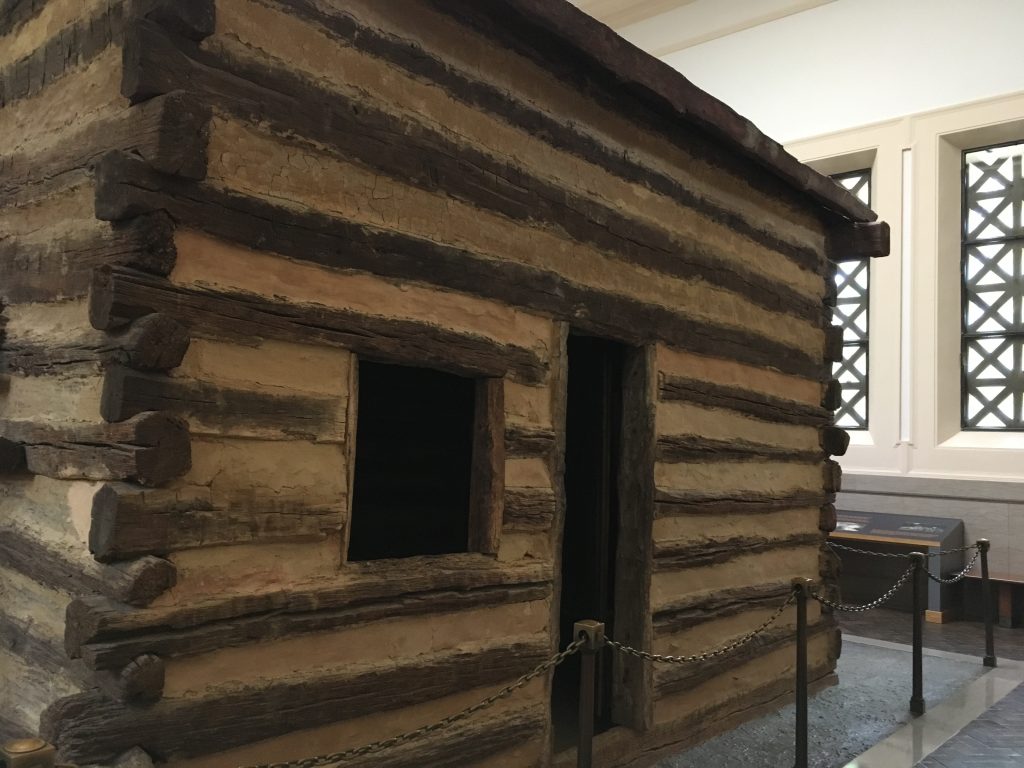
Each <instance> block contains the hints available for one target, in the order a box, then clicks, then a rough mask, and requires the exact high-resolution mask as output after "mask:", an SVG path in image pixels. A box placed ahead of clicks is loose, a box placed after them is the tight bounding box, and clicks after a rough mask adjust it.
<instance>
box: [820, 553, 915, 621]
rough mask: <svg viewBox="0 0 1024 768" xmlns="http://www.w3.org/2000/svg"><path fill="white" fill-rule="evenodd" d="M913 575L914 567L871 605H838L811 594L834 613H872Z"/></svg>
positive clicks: (908, 569)
mask: <svg viewBox="0 0 1024 768" xmlns="http://www.w3.org/2000/svg"><path fill="white" fill-rule="evenodd" d="M913 575H914V566H913V565H912V566H910V567H909V568H907V570H905V571H904V572H903V574H902V575H901V576H900V577H899V578H898V579H897V580H896V583H895V584H893V585H892V586H891V587H889V589H888V590H887V591H886V592H885V593H883V594H882V596H881V597H878V598H875V599H874V600H872V601H871V602H870V603H865V604H864V605H849V604H848V603H836V602H833V601H832V600H829V599H828V598H827V597H823V596H822V595H820V594H818V593H817V592H811V597H813V598H814V599H815V600H817V601H818V602H819V603H821V604H822V605H825V606H828V607H829V608H831V609H832V610H834V611H845V612H847V613H862V612H864V611H870V610H871V609H873V608H877V607H878V606H880V605H882V604H884V603H887V602H889V601H890V600H891V599H892V597H893V595H895V594H896V593H897V592H899V590H900V587H902V586H903V585H904V584H906V583H907V581H908V580H909V579H910V577H911V576H913Z"/></svg>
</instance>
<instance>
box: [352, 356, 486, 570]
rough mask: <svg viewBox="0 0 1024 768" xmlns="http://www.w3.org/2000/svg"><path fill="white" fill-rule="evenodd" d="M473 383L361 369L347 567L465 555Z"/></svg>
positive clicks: (389, 368) (409, 371)
mask: <svg viewBox="0 0 1024 768" xmlns="http://www.w3.org/2000/svg"><path fill="white" fill-rule="evenodd" d="M476 391H477V381H476V380H474V379H470V378H465V377H462V376H456V375H453V374H450V373H444V372H442V371H437V370H431V369H427V368H415V367H410V366H404V365H391V364H386V363H377V362H370V361H362V360H361V361H360V362H359V390H358V417H357V423H356V448H355V472H354V479H353V498H352V513H351V521H350V524H349V546H348V559H349V560H350V561H362V560H381V559H386V558H402V557H414V556H417V555H441V554H447V553H456V552H468V551H470V527H471V526H470V523H471V521H470V513H471V498H470V497H471V474H472V465H473V443H474V440H473V434H474V415H475V410H476V408H475V403H476V400H477V397H476Z"/></svg>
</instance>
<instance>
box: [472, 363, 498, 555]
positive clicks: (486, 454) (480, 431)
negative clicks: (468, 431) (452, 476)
mask: <svg viewBox="0 0 1024 768" xmlns="http://www.w3.org/2000/svg"><path fill="white" fill-rule="evenodd" d="M471 472H472V475H471V477H470V489H469V495H470V523H469V551H470V552H483V553H486V554H491V555H493V554H497V552H498V545H499V544H500V542H501V527H502V518H503V516H504V510H505V499H504V496H505V380H504V379H498V378H489V379H478V380H477V381H476V388H475V404H474V416H473V459H472V467H471Z"/></svg>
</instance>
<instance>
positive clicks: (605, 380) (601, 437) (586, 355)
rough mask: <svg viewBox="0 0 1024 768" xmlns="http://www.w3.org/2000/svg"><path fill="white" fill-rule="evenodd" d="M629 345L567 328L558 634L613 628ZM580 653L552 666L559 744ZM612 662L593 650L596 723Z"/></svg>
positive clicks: (604, 721) (569, 715) (569, 725)
mask: <svg viewBox="0 0 1024 768" xmlns="http://www.w3.org/2000/svg"><path fill="white" fill-rule="evenodd" d="M627 351H628V348H627V347H624V346H622V345H621V344H617V343H615V342H611V341H607V340H604V339H597V338H592V337H588V336H570V337H569V342H568V359H569V365H568V368H569V372H568V387H567V388H568V393H567V394H568V397H567V404H566V451H565V497H566V510H565V527H564V531H563V539H562V566H561V609H560V617H559V618H560V620H559V633H560V642H561V645H562V646H565V645H566V644H568V643H569V642H571V639H572V629H573V624H574V623H575V622H577V621H580V620H582V619H596V620H598V621H603V622H604V623H605V627H606V630H607V632H608V633H609V634H614V631H615V560H616V548H617V544H618V536H619V523H620V505H619V475H620V456H621V451H622V412H623V388H624V379H623V370H624V362H625V359H626V353H627ZM579 675H580V666H579V657H573V658H572V659H569V660H568V661H567V662H566V663H564V664H563V665H562V666H560V667H559V668H558V669H557V671H556V672H555V678H554V685H553V689H552V697H553V699H552V716H553V718H554V725H555V745H556V749H562V748H565V747H568V746H571V745H572V744H573V743H575V738H576V729H577V724H578V712H577V706H578V705H577V701H578V692H579ZM612 697H613V684H612V669H611V660H610V658H609V656H608V654H607V653H603V654H602V655H601V656H599V657H598V664H597V685H596V701H595V713H594V714H595V729H596V731H597V732H601V731H604V730H607V729H608V728H609V727H611V725H612V724H613V723H612Z"/></svg>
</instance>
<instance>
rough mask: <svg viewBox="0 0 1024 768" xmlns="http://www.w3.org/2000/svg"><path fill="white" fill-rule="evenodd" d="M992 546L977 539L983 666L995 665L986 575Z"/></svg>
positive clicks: (989, 588)
mask: <svg viewBox="0 0 1024 768" xmlns="http://www.w3.org/2000/svg"><path fill="white" fill-rule="evenodd" d="M991 546H992V544H991V542H989V540H988V539H978V554H979V556H980V557H981V605H982V610H983V611H984V612H985V662H984V663H985V666H986V667H994V666H995V665H996V638H995V634H994V630H993V623H994V622H995V616H993V615H992V614H993V613H994V612H993V610H992V582H991V581H990V580H989V575H988V550H989V547H991Z"/></svg>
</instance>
